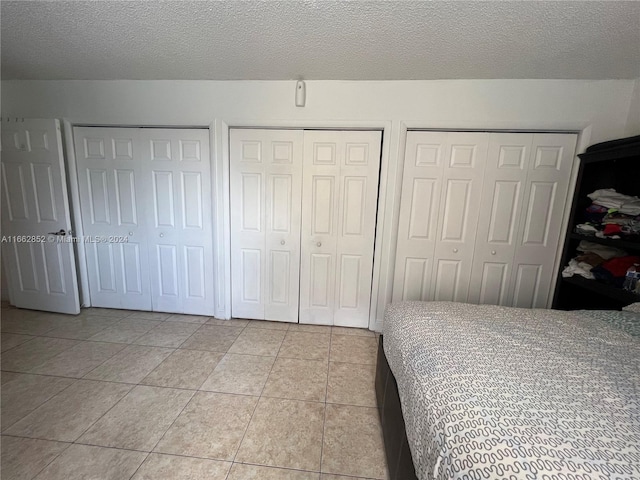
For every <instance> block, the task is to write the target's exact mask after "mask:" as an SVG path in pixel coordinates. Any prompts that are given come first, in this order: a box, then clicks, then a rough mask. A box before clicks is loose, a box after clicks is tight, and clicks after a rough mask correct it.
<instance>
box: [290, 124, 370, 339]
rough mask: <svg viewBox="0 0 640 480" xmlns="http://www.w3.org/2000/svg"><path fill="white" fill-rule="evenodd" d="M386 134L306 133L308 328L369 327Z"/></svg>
mask: <svg viewBox="0 0 640 480" xmlns="http://www.w3.org/2000/svg"><path fill="white" fill-rule="evenodd" d="M380 145H381V132H347V131H340V132H336V131H305V132H304V178H303V193H302V234H301V257H302V258H301V264H300V323H312V324H325V325H343V326H352V327H367V326H368V324H369V306H370V299H371V279H372V272H373V246H374V237H375V225H376V210H377V197H378V172H379V165H380Z"/></svg>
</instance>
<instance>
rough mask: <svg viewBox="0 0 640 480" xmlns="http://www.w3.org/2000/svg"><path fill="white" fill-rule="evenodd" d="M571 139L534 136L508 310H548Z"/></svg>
mask: <svg viewBox="0 0 640 480" xmlns="http://www.w3.org/2000/svg"><path fill="white" fill-rule="evenodd" d="M575 148H576V135H574V134H552V133H548V134H534V135H533V141H532V148H531V157H530V160H529V168H528V172H527V185H526V189H525V192H524V205H523V209H522V215H521V223H520V226H519V232H518V236H517V249H516V255H515V259H514V264H513V269H514V271H513V280H512V282H511V283H512V286H511V288H512V292H513V294H512V299H513V300H512V305H513V306H515V307H534V308H547V307H548V304H549V302H550V295H551V284H552V281H553V276H554V274H555V273H554V265H555V260H556V254H557V251H558V248H559V245H558V242H559V239H560V234H561V232H562V230H563V226H562V225H563V223H562V220H563V216H564V211H565V205H566V202H567V201H568V199H567V193H568V190H569V180H570V177H571V170H572V167H573V163H574V160H575Z"/></svg>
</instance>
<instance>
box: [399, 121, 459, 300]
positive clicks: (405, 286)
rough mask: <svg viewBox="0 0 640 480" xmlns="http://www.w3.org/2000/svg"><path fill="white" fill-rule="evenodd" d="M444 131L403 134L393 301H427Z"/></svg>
mask: <svg viewBox="0 0 640 480" xmlns="http://www.w3.org/2000/svg"><path fill="white" fill-rule="evenodd" d="M446 141H447V133H446V132H407V146H406V150H405V162H404V174H403V179H402V196H401V199H400V223H399V225H398V245H397V256H396V269H395V275H394V282H393V301H394V302H399V301H401V300H423V301H426V300H430V299H431V298H432V297H431V296H432V284H431V276H432V273H433V263H434V258H433V256H434V252H435V245H436V230H437V227H438V212H439V210H440V193H441V189H442V172H443V170H444V156H445V152H446V150H447V145H446Z"/></svg>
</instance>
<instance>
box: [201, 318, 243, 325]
mask: <svg viewBox="0 0 640 480" xmlns="http://www.w3.org/2000/svg"><path fill="white" fill-rule="evenodd" d="M248 323H249V320H245V319H244V318H232V319H230V320H223V319H220V318H210V319H209V320H208V321H207V325H220V326H224V327H246V326H247V324H248Z"/></svg>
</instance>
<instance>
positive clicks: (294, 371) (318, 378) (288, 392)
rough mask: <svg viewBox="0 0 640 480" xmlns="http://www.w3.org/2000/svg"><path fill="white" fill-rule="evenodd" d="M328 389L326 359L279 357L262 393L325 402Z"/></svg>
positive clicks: (267, 395) (269, 395)
mask: <svg viewBox="0 0 640 480" xmlns="http://www.w3.org/2000/svg"><path fill="white" fill-rule="evenodd" d="M326 390H327V362H326V361H323V360H300V359H297V358H280V357H278V359H277V360H276V362H275V363H274V365H273V369H272V370H271V373H270V374H269V379H268V380H267V384H266V385H265V387H264V391H263V392H262V395H263V396H265V397H277V398H290V399H294V400H310V401H313V402H324V400H325V393H326Z"/></svg>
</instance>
